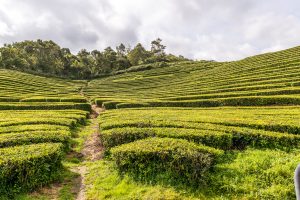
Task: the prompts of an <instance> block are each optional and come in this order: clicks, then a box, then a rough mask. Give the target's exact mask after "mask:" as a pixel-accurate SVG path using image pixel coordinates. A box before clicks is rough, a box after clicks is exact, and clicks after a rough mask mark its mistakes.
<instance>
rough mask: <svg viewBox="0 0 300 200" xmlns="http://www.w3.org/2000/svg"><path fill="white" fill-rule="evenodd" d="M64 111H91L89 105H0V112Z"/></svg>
mask: <svg viewBox="0 0 300 200" xmlns="http://www.w3.org/2000/svg"><path fill="white" fill-rule="evenodd" d="M64 109H79V110H85V111H91V110H92V109H91V105H90V104H89V103H70V104H67V103H62V104H61V103H52V104H50V103H43V104H42V103H36V104H34V103H31V104H26V103H16V104H12V103H10V104H9V103H7V104H0V110H64Z"/></svg>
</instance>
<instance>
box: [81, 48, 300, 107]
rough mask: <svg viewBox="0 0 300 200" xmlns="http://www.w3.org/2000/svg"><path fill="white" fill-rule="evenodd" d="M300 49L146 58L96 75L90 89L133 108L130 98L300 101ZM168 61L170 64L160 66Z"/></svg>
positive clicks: (165, 102)
mask: <svg viewBox="0 0 300 200" xmlns="http://www.w3.org/2000/svg"><path fill="white" fill-rule="evenodd" d="M154 49H155V48H154ZM154 51H156V50H154ZM299 52H300V47H295V48H291V49H287V50H284V51H279V52H275V53H269V54H262V55H257V56H253V57H249V58H245V59H242V60H239V61H233V62H211V61H197V62H195V61H194V62H191V61H182V62H168V61H161V62H160V61H159V62H158V61H155V62H154V63H150V64H145V63H144V64H143V65H140V66H133V67H131V68H128V69H126V70H122V71H118V74H117V75H115V76H110V77H106V78H103V79H95V80H92V81H91V82H90V83H89V85H88V87H87V88H86V89H85V93H86V94H87V96H88V97H89V98H91V99H100V98H102V97H105V98H106V99H109V100H110V101H118V102H119V103H120V104H121V106H120V107H121V108H126V107H128V108H130V107H131V104H130V103H136V104H135V105H136V106H138V104H140V106H141V107H144V106H145V105H147V106H148V105H149V106H152V107H217V106H271V105H272V106H278V105H300V101H299V94H300V88H299V86H300V79H299V76H300V70H299V64H300V59H299V56H300V53H299ZM159 55H161V56H162V55H163V57H166V55H164V54H159ZM145 62H147V61H145ZM164 63H165V64H166V67H156V65H160V64H164ZM145 69H147V70H145Z"/></svg>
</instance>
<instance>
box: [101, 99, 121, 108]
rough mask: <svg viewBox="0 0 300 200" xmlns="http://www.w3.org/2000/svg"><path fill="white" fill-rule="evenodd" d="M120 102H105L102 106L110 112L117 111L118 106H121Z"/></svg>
mask: <svg viewBox="0 0 300 200" xmlns="http://www.w3.org/2000/svg"><path fill="white" fill-rule="evenodd" d="M119 103H120V102H116V101H105V102H103V104H102V106H103V107H104V108H105V109H107V110H109V109H116V108H117V104H119Z"/></svg>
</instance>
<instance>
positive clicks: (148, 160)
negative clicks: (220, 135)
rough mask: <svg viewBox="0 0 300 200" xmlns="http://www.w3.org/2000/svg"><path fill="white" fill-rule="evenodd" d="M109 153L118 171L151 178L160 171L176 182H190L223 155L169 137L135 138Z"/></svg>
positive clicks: (198, 181) (195, 182)
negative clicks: (136, 139) (135, 139)
mask: <svg viewBox="0 0 300 200" xmlns="http://www.w3.org/2000/svg"><path fill="white" fill-rule="evenodd" d="M111 152H112V157H113V159H114V160H115V162H116V164H117V167H118V169H119V170H120V171H121V172H128V173H131V174H132V175H134V176H135V177H138V178H139V179H143V180H147V179H154V180H155V179H156V178H157V177H158V176H159V174H161V173H163V174H164V176H168V177H170V178H172V179H173V180H175V181H176V182H181V181H182V182H185V183H189V184H194V185H197V184H199V183H200V182H201V179H202V178H203V176H204V174H205V173H206V172H207V171H208V170H209V169H210V167H212V166H213V165H214V164H215V159H217V158H218V157H219V156H221V155H222V154H223V152H222V151H221V150H217V149H214V148H211V147H206V146H202V145H196V144H195V143H190V142H188V141H186V140H181V139H171V138H149V139H144V140H138V141H136V142H132V143H128V144H124V145H121V146H118V147H114V148H113V149H112V150H111Z"/></svg>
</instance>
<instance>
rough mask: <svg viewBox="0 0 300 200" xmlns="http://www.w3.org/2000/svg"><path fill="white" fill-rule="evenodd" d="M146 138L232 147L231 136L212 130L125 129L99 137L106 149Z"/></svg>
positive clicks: (107, 131)
mask: <svg viewBox="0 0 300 200" xmlns="http://www.w3.org/2000/svg"><path fill="white" fill-rule="evenodd" d="M148 137H161V138H165V137H167V138H177V139H186V140H189V141H191V142H196V143H199V144H204V145H207V146H211V147H215V148H221V149H230V148H231V147H232V135H230V134H228V133H225V132H219V131H212V130H199V129H198V130H197V129H178V128H136V127H126V128H115V129H109V130H105V131H102V132H101V135H100V138H101V142H102V144H103V145H104V146H105V148H106V149H108V148H111V147H114V146H118V145H121V144H124V143H129V142H133V141H135V140H139V139H144V138H148Z"/></svg>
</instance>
